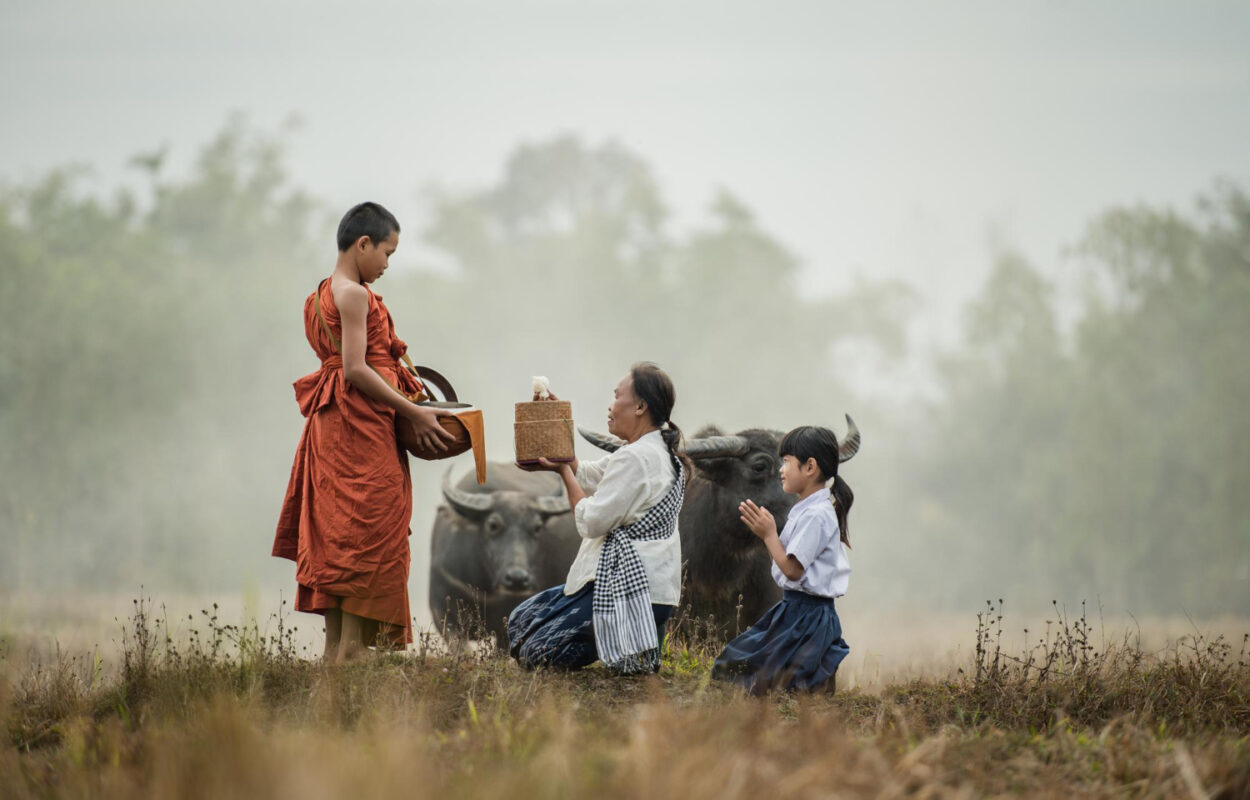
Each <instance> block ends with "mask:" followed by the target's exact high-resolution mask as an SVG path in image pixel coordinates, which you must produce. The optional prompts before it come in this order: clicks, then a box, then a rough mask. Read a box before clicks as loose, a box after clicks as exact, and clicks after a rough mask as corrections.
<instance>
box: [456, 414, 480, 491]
mask: <svg viewBox="0 0 1250 800" xmlns="http://www.w3.org/2000/svg"><path fill="white" fill-rule="evenodd" d="M456 419H458V420H460V424H462V425H464V429H465V430H466V431H468V432H469V442H470V443H471V444H472V445H473V466H474V468H475V469H476V470H477V482H478V484H479V485H481V484H483V483H486V426H485V423H483V421H482V410H481V409H478V408H474V409H472V410H469V411H462V412H460V413H458V414H456Z"/></svg>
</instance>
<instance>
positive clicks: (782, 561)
mask: <svg viewBox="0 0 1250 800" xmlns="http://www.w3.org/2000/svg"><path fill="white" fill-rule="evenodd" d="M844 449H848V450H849V449H850V448H844ZM852 454H853V453H851V452H848V453H847V454H846V455H845V456H840V452H839V447H838V439H837V437H836V436H834V435H833V432H832V431H830V430H829V429H827V428H818V427H813V426H810V425H805V426H803V427H801V428H795V429H794V430H792V431H790V432H789V433H787V434H786V435H785V438H783V439H782V440H781V446H780V447H779V448H778V455H780V456H781V459H782V460H781V470H780V472H781V487H782V489H783V490H785V491H786V492H787V493H789V494H796V495H798V496H799V499H798V502H797V503H795V504H794V507H793V508H791V509H790V515H789V518H788V519H787V520H786V525H785V528H784V529H783V530H782V531H781V534H780V535H778V533H777V523H776V521H775V520H774V519H773V515H772V514H771V513H769V511H768V509H766V508H761V507H759V506H757V505H756V504H755V503H754V502H752V501H750V500H747V501H745V502H743V503H741V504H740V505H739V506H738V510H739V512H740V513H741V515H742V521H743V523H745V524H746V526H747V527H748V528H750V529H751V532H752V533H754V534H755V535H756V536H758V537H759V538H760V539H761V540H762V541H763V542H764V546H765V547H767V548H768V554H769V555H770V556H771V557H772V560H773V568H772V574H773V580H775V581H777V585H779V586H780V587H781V588H782V589H783V594H782V599H781V602H780V603H778V604H777V605H775V606H773V607H772V608H771V609H769V610H768V611H767V612H766V613H765V614H764V616H763V617H761V618H760V619H759V621H757V622H756V623H755V624H754V625H752V626H751V627H750V628H749V629H747V630H746V631H745V632H744V633H743V634H742V635H740V636H738V637H737V638H736V639H734V640H733V641H732V642H730V643H729V644H728V645H726V647H725V650H724V652H722V653H721V654H720V656H718V657H717V659H716V663H715V665H714V666H713V667H712V677H713V678H716V679H718V680H727V681H732V682H733V683H736V684H738V685H739V686H742V687H743V688H745V689H746V690H748V691H750V692H751V693H753V694H760V693H762V692H766V691H768V690H770V689H802V690H806V691H811V690H813V689H817V688H819V687H821V686H822V685H823V684H825V683H826V682H827V681H831V680H832V679H833V676H834V673H836V672H837V670H838V665H839V664H841V663H842V659H844V658H846V656H847V653H849V652H850V647H848V646H847V643H846V641H845V640H844V639H843V638H842V623H841V622H839V620H838V614H837V612H836V611H835V610H834V607H833V599H834V598H835V597H841V596H842V595H844V594H846V586H847V580H848V578H849V577H850V574H851V564H850V562H849V561H848V560H847V557H846V548H847V547H849V546H850V539H849V538H848V537H847V523H846V516H847V513H848V512H849V511H850V510H851V503H852V502H853V501H854V499H855V498H854V495H853V494H851V487H850V486H848V485H847V483H846V481H845V480H843V479H842V477H841V476H840V475H838V463H839V461H840V460H845V458H849V457H850V455H852ZM830 480H832V481H833V485H832V487H830V489H829V491H828V492H826V491H825V485H826V484H827V483H829V481H830ZM828 688H830V689H832V688H833V686H832V684H830V685H829V687H828Z"/></svg>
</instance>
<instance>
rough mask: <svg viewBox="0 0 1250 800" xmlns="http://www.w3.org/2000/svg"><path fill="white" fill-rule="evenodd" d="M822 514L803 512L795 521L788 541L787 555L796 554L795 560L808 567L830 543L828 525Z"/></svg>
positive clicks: (805, 567)
mask: <svg viewBox="0 0 1250 800" xmlns="http://www.w3.org/2000/svg"><path fill="white" fill-rule="evenodd" d="M824 522H825V520H824V517H823V516H821V515H820V514H810V513H808V514H803V515H802V516H801V517H800V518H799V519H797V520H795V521H794V533H793V534H792V535H791V536H790V541H789V542H787V543H786V555H791V556H794V558H795V560H797V561H798V562H799V564H800V565H801V566H802V567H803V569H807V568H808V567H810V566H811V565H812V562H813V561H815V560H816V556H818V555H820V551H821V550H823V549H825V547H827V546H828V545H829V541H830V536H829V533H830V532H829V531H827V530H826V528H827V527H828V526H827V525H825V524H824Z"/></svg>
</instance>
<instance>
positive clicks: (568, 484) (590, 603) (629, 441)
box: [508, 363, 688, 674]
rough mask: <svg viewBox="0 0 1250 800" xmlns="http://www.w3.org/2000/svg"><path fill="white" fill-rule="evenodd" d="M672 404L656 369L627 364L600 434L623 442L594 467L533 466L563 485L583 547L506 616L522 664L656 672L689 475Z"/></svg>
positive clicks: (677, 579) (677, 574)
mask: <svg viewBox="0 0 1250 800" xmlns="http://www.w3.org/2000/svg"><path fill="white" fill-rule="evenodd" d="M674 400H675V393H674V390H673V382H672V381H671V380H669V377H668V375H667V374H665V372H664V371H663V370H662V369H660V368H659V367H657V366H656V365H654V364H650V363H640V364H635V365H634V366H633V367H632V368H631V369H630V371H629V374H628V375H626V376H625V377H624V378H622V379H621V381H620V383H618V384H617V386H616V396H615V399H614V400H613V401H612V405H611V406H610V407H609V409H608V431H609V432H610V433H612V434H613V435H614V436H617V437H619V438H621V439H623V440H624V441H625V444H624V445H622V446H621V447H620V448H619V449H618V450H616V452H614V453H612V454H611V455H609V456H606V457H605V458H602V459H600V460H598V461H595V462H592V463H580V464H579V463H578V462H577V461H576V460H575V461H574V462H573V463H572V464H554V463H552V462H549V461H546V460H545V459H544V460H543V461H542V463H541V466H540V467H535V468H536V469H548V470H552V471H556V472H558V473H559V474H560V477H561V478H562V479H563V480H564V486H565V489H566V490H567V491H568V495H569V504H570V505H571V506H572V507H573V518H574V520H575V521H576V523H577V532H578V533H579V534H581V536H582V545H581V549H580V550H578V553H577V558H576V559H574V561H573V565H572V566H571V567H570V568H569V574H568V578H567V579H566V581H565V583H564V585H563V586H556V587H553V588H551V589H547V590H546V591H543V592H539V593H538V594H536V595H534V596H533V597H531V598H529V599H528V600H526V601H525V602H523V603H521V604H520V605H519V606H517V607H516V609H514V610H513V612H512V615H511V616H510V617H509V618H508V640H509V647H510V650H511V653H512V657H513V658H515V659H516V660H517V661H518V662H519V663H520V664H521V666H523V667H526V668H529V669H532V668H534V667H552V668H556V669H580V668H582V667H585V666H589V665H590V664H593V663H594V662H595V660H596V659H598V660H600V661H602V662H603V663H604V664H605V665H607V666H608V667H610V668H611V669H613V670H615V671H617V672H620V673H623V674H630V673H639V672H655V671H656V670H658V669H659V668H660V646H661V644H662V643H663V640H664V625H665V623H666V622H668V618H669V617H670V616H671V615H672V613H673V610H674V608H675V607H676V606H677V603H678V601H679V599H680V593H681V537H680V536H679V535H678V531H677V515H678V512H680V511H681V503H682V499H683V498H684V496H685V488H686V476H687V474H688V469H687V466H686V462H685V459H684V457H683V456H682V455H680V454H679V452H678V450H677V446H678V443H679V442H680V441H681V431H680V430H679V429H678V428H677V426H676V425H674V424H673V423H672V421H671V420H670V419H669V415H670V414H671V413H672V410H673V402H674Z"/></svg>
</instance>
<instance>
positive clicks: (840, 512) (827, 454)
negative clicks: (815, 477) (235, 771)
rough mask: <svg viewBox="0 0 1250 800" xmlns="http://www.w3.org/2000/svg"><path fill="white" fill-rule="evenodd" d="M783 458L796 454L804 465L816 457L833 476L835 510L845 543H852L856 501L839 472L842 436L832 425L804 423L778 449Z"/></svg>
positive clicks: (821, 467)
mask: <svg viewBox="0 0 1250 800" xmlns="http://www.w3.org/2000/svg"><path fill="white" fill-rule="evenodd" d="M777 455H778V456H780V457H781V458H785V457H786V456H794V459H795V460H796V461H798V462H799V464H800V465H802V464H806V463H807V459H809V458H814V459H816V467H817V469H819V470H820V474H821V476H822V477H824V479H825V480H829V479H830V478H833V486H831V487H829V494H831V495H833V511H834V513H835V514H837V516H838V530H839V531H840V532H841V535H842V543H843V544H845V545H846V546H847V547H850V546H851V536H850V533H849V532H848V530H847V521H846V518H847V515H848V514H850V513H851V504H852V503H854V502H855V494H854V493H853V492H852V491H851V486H850V484H848V483H847V482H846V480H845V479H843V477H842V476H841V475H839V474H838V462H839V459H838V437H837V436H835V435H834V434H833V431H831V430H829V429H828V428H821V427H818V426H816V425H803V426H801V427H798V428H795V429H794V430H792V431H790V432H789V433H787V434H786V435H785V436H784V437H783V438H782V440H781V445H780V446H779V447H778V448H777Z"/></svg>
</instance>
